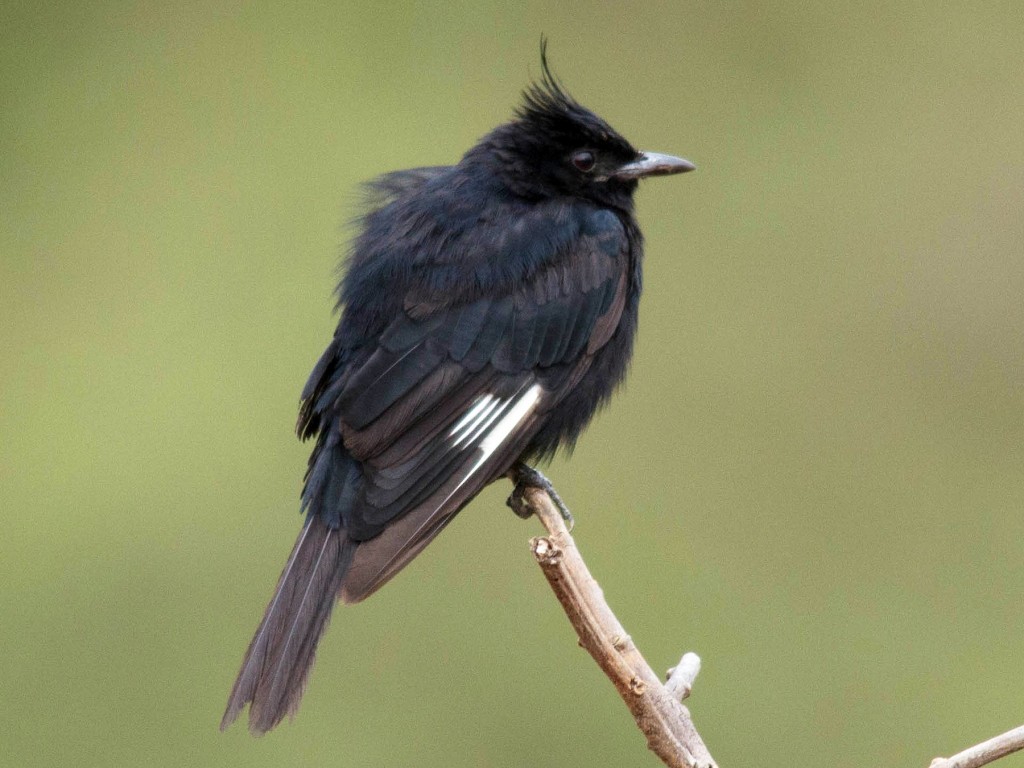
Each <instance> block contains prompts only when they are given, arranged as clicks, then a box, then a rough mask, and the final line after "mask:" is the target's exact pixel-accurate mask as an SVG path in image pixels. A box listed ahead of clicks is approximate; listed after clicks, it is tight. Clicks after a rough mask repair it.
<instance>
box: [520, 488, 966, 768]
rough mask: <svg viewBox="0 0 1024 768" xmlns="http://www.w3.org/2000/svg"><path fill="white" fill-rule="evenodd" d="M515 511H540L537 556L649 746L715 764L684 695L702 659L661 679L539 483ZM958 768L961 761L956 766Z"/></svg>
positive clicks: (683, 761)
mask: <svg viewBox="0 0 1024 768" xmlns="http://www.w3.org/2000/svg"><path fill="white" fill-rule="evenodd" d="M509 502H510V505H513V508H516V506H518V507H519V508H518V509H516V511H517V513H519V514H523V515H524V516H525V515H526V514H527V513H531V512H532V513H533V514H535V515H536V516H537V517H538V518H539V519H540V521H541V523H542V524H543V525H544V527H545V528H546V529H547V531H548V535H547V536H543V537H537V538H534V539H532V540H531V542H530V545H531V548H532V550H533V554H534V557H536V558H537V562H538V563H539V564H540V567H541V570H542V571H543V573H544V576H545V577H546V578H547V580H548V584H550V585H551V588H552V589H553V590H554V592H555V595H556V596H557V597H558V600H559V602H560V603H561V604H562V608H563V610H564V611H565V614H566V616H568V617H569V621H570V622H571V623H572V625H573V628H574V629H575V630H576V634H577V635H578V636H579V642H580V645H581V646H583V647H584V648H585V649H586V650H587V652H588V653H589V654H590V655H591V656H592V657H593V658H594V661H596V662H597V664H598V666H599V667H601V669H602V670H603V671H604V673H605V674H606V675H607V676H608V678H609V679H610V680H611V681H612V683H613V684H614V685H615V688H616V690H617V691H618V692H619V696H621V697H622V700H623V701H624V702H625V703H626V706H627V707H629V711H630V712H632V713H633V718H634V719H635V720H636V724H637V727H639V728H640V730H641V731H642V732H643V734H644V736H646V737H647V746H648V747H649V748H650V749H651V750H652V751H653V752H654V753H655V754H656V755H657V756H658V757H659V758H661V761H662V762H663V763H664V764H665V765H667V766H670V768H717V765H716V763H715V761H714V759H713V758H712V757H711V754H710V753H709V752H708V749H707V747H706V746H704V741H703V740H702V739H701V737H700V734H698V733H697V729H696V728H695V727H694V725H693V721H692V720H691V718H690V712H689V710H688V709H687V708H686V707H684V706H683V705H682V703H681V701H680V700H681V699H683V698H685V697H686V696H687V695H689V693H690V689H691V688H692V686H693V681H694V678H695V677H696V676H697V672H698V671H699V670H700V659H699V658H698V657H697V655H696V654H693V653H688V654H686V655H684V656H683V658H682V659H681V660H680V662H679V665H678V666H677V667H676V668H675V669H674V670H672V671H671V673H670V676H669V681H668V683H667V684H665V685H663V684H662V682H661V680H660V679H659V678H658V676H657V675H655V674H654V672H653V671H652V670H651V668H650V666H648V664H647V662H646V661H644V657H643V656H642V655H641V654H640V651H639V650H637V647H636V646H635V645H634V644H633V641H632V639H631V638H630V636H629V635H628V634H626V630H625V629H623V627H622V624H621V623H619V620H618V619H617V618H616V617H615V614H613V613H612V611H611V609H610V608H609V607H608V604H607V603H606V602H605V600H604V594H603V593H602V591H601V588H600V587H599V586H598V584H597V582H596V581H594V577H593V576H591V575H590V571H589V570H588V569H587V566H586V564H585V563H584V562H583V558H582V557H581V556H580V553H579V550H578V549H577V548H576V542H575V541H573V538H572V536H571V535H570V534H569V531H568V529H567V528H566V527H565V523H564V522H563V520H562V517H561V515H560V514H559V511H558V510H557V509H556V508H555V506H554V504H553V503H552V501H551V499H550V498H549V497H548V495H547V493H546V492H545V491H543V490H542V489H540V488H534V487H524V486H520V487H518V488H517V490H516V493H514V494H513V497H512V498H510V499H509ZM958 768H959V767H958Z"/></svg>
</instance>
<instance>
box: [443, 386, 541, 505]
mask: <svg viewBox="0 0 1024 768" xmlns="http://www.w3.org/2000/svg"><path fill="white" fill-rule="evenodd" d="M542 391H543V390H542V389H541V386H540V384H534V385H533V386H532V387H530V388H529V389H528V390H526V391H525V392H523V394H521V395H519V396H518V397H517V398H516V399H515V400H513V399H512V398H504V399H501V398H497V397H495V396H494V395H490V394H487V395H481V396H480V397H479V398H477V401H476V402H475V403H473V406H472V407H471V408H470V409H469V410H468V411H466V415H465V416H463V417H462V418H461V419H459V421H458V423H457V424H456V425H455V426H454V427H452V431H451V432H449V433H448V436H449V437H452V438H455V445H459V444H460V443H462V442H463V441H466V442H467V443H468V444H469V445H472V444H473V443H474V442H476V441H477V440H478V439H479V438H480V437H481V435H483V439H482V440H480V444H479V445H478V446H477V450H479V451H480V454H481V455H480V458H479V459H477V461H476V463H475V464H473V466H472V467H471V468H470V470H469V472H467V473H466V475H465V476H464V477H463V478H462V480H460V481H459V484H458V485H457V486H455V488H454V489H452V492H451V493H450V494H448V496H447V498H445V500H444V501H445V502H446V501H448V499H450V498H451V497H452V496H454V495H455V493H456V491H458V490H459V488H461V487H462V486H463V485H465V484H466V481H467V480H469V478H471V477H472V476H473V475H475V474H476V472H477V470H479V469H480V467H482V466H483V465H484V464H485V463H486V461H487V460H488V459H489V458H491V455H492V454H493V453H494V452H495V451H496V450H497V449H498V447H499V446H500V445H501V444H502V443H504V442H505V441H506V440H508V438H509V436H510V435H511V434H512V432H514V431H515V428H516V427H518V426H519V425H520V424H521V423H522V422H523V419H525V418H526V417H527V416H528V415H529V414H530V412H531V411H533V409H534V407H536V405H537V401H538V400H540V396H541V392H542ZM510 403H511V406H510V405H509V404H510ZM499 416H500V418H499ZM442 504H444V502H442Z"/></svg>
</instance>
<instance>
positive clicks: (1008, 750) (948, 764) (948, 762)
mask: <svg viewBox="0 0 1024 768" xmlns="http://www.w3.org/2000/svg"><path fill="white" fill-rule="evenodd" d="M1019 749H1024V725H1022V726H1020V727H1019V728H1014V729H1013V730H1012V731H1007V732H1006V733H1003V734H1000V735H999V736H995V737H993V738H991V739H989V740H988V741H983V742H981V744H976V745H974V746H973V747H971V748H970V749H965V750H964V751H963V752H960V753H958V754H955V755H953V756H952V757H936V758H935V759H934V760H932V763H931V765H930V766H928V768H978V766H981V765H987V764H988V763H991V762H992V761H994V760H998V759H999V758H1000V757H1006V756H1007V755H1010V754H1013V753H1014V752H1016V751H1017V750H1019Z"/></svg>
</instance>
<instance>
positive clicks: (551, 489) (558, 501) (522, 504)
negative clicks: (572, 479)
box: [505, 461, 576, 532]
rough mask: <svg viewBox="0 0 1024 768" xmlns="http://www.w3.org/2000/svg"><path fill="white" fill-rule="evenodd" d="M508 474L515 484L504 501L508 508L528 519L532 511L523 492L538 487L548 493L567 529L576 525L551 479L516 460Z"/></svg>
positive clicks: (570, 529)
mask: <svg viewBox="0 0 1024 768" xmlns="http://www.w3.org/2000/svg"><path fill="white" fill-rule="evenodd" d="M508 476H509V479H511V480H512V482H513V483H515V484H516V487H515V488H514V489H513V491H512V493H511V495H510V496H509V497H508V500H507V501H506V502H505V503H506V504H507V505H508V507H509V509H511V510H512V511H513V512H515V513H516V515H518V516H519V517H521V518H523V519H524V520H526V519H528V518H529V517H530V516H531V515H532V514H533V512H532V511H531V510H530V508H529V506H528V505H527V504H526V501H525V500H524V499H523V492H524V491H525V490H526V489H527V488H539V489H540V490H542V491H544V492H545V493H546V494H547V495H548V497H549V498H550V499H551V502H552V503H553V504H554V505H555V508H556V509H557V510H558V514H560V515H561V516H562V519H563V520H564V521H565V524H566V526H568V528H569V531H570V532H571V531H572V529H573V528H574V527H575V525H576V520H575V518H574V517H573V516H572V512H570V511H569V508H568V507H567V506H566V505H565V502H564V501H562V497H561V496H560V495H559V494H558V491H556V490H555V486H554V485H552V484H551V481H550V480H548V479H547V478H546V477H544V475H543V474H542V473H541V472H539V471H538V470H536V469H534V468H533V467H531V466H528V465H526V464H524V463H523V462H521V461H520V462H517V463H516V464H515V465H514V466H513V467H512V469H511V470H509V473H508Z"/></svg>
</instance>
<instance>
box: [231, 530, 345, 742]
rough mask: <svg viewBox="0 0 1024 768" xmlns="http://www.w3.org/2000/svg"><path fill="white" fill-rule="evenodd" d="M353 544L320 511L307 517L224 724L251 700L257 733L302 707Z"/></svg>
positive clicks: (252, 722) (252, 723) (251, 725)
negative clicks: (325, 520)
mask: <svg viewBox="0 0 1024 768" xmlns="http://www.w3.org/2000/svg"><path fill="white" fill-rule="evenodd" d="M355 548H356V544H355V542H352V541H350V540H349V539H348V537H347V535H346V534H345V530H344V529H342V528H334V527H331V526H330V525H328V524H327V523H326V522H324V521H323V520H322V519H321V518H320V516H319V515H316V514H310V515H309V516H308V517H307V519H306V524H305V525H304V526H303V528H302V532H301V533H300V534H299V538H298V540H297V541H296V542H295V546H294V547H293V548H292V553H291V556H290V557H289V558H288V562H287V564H286V565H285V567H284V571H283V572H282V573H281V578H280V579H279V580H278V582H277V590H276V591H275V592H274V597H273V598H272V599H271V601H270V604H269V605H268V606H267V610H266V613H264V615H263V621H261V622H260V625H259V628H258V629H257V630H256V634H255V636H254V637H253V639H252V642H250V643H249V649H248V650H247V651H246V652H245V660H244V661H243V662H242V669H241V671H240V672H239V673H238V679H237V680H236V681H235V686H234V688H233V689H232V691H231V697H230V698H229V699H228V705H227V709H225V711H224V717H223V718H222V719H221V722H220V728H221V730H224V729H225V728H227V727H228V726H229V725H231V723H233V722H234V721H235V719H236V718H237V717H238V715H239V713H240V712H241V711H242V709H243V707H245V705H246V704H247V703H248V704H250V705H251V706H250V707H249V730H250V731H252V732H253V733H254V734H261V733H265V732H266V731H269V730H270V729H271V728H273V727H274V726H275V725H277V724H278V723H279V722H281V720H282V719H283V718H284V716H285V715H292V714H294V713H295V711H296V710H297V709H298V706H299V700H300V699H301V697H302V691H303V688H304V687H305V682H306V676H307V675H308V674H309V670H310V668H311V667H312V666H313V660H314V658H315V655H316V646H317V642H318V641H319V640H320V636H321V635H322V634H323V632H324V630H325V629H326V628H327V622H328V620H329V619H330V616H331V609H332V608H333V607H334V603H335V601H336V599H337V596H338V592H339V590H340V589H341V583H342V581H343V579H344V578H345V573H346V572H347V571H348V566H349V564H350V563H351V561H352V555H353V553H354V551H355Z"/></svg>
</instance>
